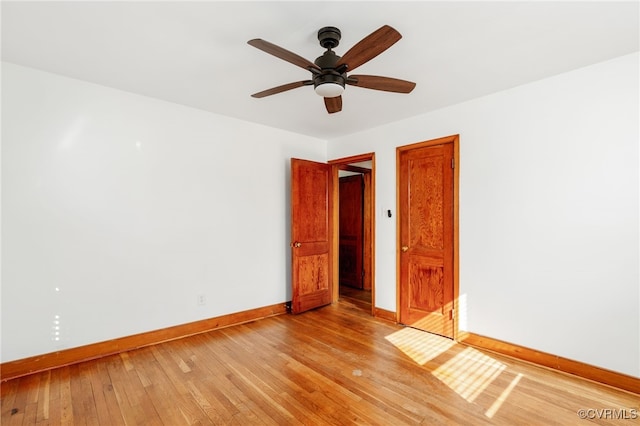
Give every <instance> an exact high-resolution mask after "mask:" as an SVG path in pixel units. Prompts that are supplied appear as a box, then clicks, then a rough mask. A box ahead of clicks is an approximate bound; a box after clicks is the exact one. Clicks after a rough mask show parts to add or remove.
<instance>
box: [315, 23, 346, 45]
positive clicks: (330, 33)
mask: <svg viewBox="0 0 640 426" xmlns="http://www.w3.org/2000/svg"><path fill="white" fill-rule="evenodd" d="M341 37H342V33H341V32H340V30H339V29H337V28H336V27H322V28H320V29H319V30H318V41H320V46H322V47H324V48H325V49H333V48H335V47H336V46H338V44H340V38H341Z"/></svg>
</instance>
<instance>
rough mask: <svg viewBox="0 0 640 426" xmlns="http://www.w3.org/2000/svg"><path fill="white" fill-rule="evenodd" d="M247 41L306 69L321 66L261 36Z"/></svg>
mask: <svg viewBox="0 0 640 426" xmlns="http://www.w3.org/2000/svg"><path fill="white" fill-rule="evenodd" d="M247 43H249V44H250V45H251V46H253V47H255V48H257V49H260V50H262V51H263V52H267V53H269V54H271V55H273V56H275V57H277V58H280V59H283V60H285V61H287V62H290V63H292V64H293V65H297V66H299V67H301V68H304V69H306V70H310V69H317V70H319V69H320V67H319V66H317V65H316V64H314V63H313V62H311V61H309V60H307V59H305V58H303V57H302V56H299V55H296V54H295V53H293V52H289V51H288V50H287V49H284V48H282V47H280V46H276V45H275V44H273V43H269V42H268V41H265V40H262V39H260V38H255V39H253V40H249V41H248V42H247Z"/></svg>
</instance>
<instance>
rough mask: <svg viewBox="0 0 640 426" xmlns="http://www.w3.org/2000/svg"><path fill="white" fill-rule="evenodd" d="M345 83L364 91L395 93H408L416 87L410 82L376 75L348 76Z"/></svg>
mask: <svg viewBox="0 0 640 426" xmlns="http://www.w3.org/2000/svg"><path fill="white" fill-rule="evenodd" d="M346 82H347V84H350V85H352V86H358V87H364V88H365V89H373V90H384V91H386V92H396V93H410V92H411V91H412V90H413V88H414V87H416V84H415V83H414V82H412V81H406V80H400V79H398V78H390V77H380V76H377V75H350V76H349V77H348V78H347V81H346Z"/></svg>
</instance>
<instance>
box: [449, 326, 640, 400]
mask: <svg viewBox="0 0 640 426" xmlns="http://www.w3.org/2000/svg"><path fill="white" fill-rule="evenodd" d="M459 342H460V343H462V344H465V345H469V346H473V347H475V348H479V349H485V350H488V351H491V352H495V353H498V354H501V355H506V356H509V357H512V358H516V359H519V360H521V361H526V362H530V363H533V364H536V365H540V366H543V367H547V368H550V369H553V370H557V371H561V372H563V373H568V374H573V375H574V376H578V377H582V378H584V379H588V380H592V381H594V382H598V383H602V384H605V385H609V386H613V387H615V388H618V389H623V390H626V391H628V392H633V393H637V394H640V379H638V378H636V377H633V376H628V375H626V374H622V373H617V372H615V371H611V370H607V369H604V368H600V367H595V366H593V365H589V364H585V363H583V362H580V361H574V360H570V359H567V358H562V357H560V356H557V355H551V354H548V353H545V352H540V351H536V350H534V349H529V348H526V347H524V346H518V345H514V344H512V343H507V342H503V341H501V340H496V339H492V338H490V337H485V336H480V335H477V334H473V333H467V332H465V333H464V335H463V336H462V335H461V336H460V338H459Z"/></svg>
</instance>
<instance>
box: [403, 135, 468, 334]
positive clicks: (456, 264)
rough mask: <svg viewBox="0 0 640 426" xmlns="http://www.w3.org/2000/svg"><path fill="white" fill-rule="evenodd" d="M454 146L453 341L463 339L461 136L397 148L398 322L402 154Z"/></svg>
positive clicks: (446, 137)
mask: <svg viewBox="0 0 640 426" xmlns="http://www.w3.org/2000/svg"><path fill="white" fill-rule="evenodd" d="M445 144H453V161H454V167H453V271H452V272H453V340H455V341H458V340H460V338H461V335H460V331H459V328H458V325H459V322H460V227H459V207H460V203H459V194H460V135H451V136H445V137H442V138H437V139H431V140H427V141H423V142H417V143H412V144H409V145H403V146H399V147H397V148H396V211H397V212H398V215H397V216H398V219H397V220H396V322H397V321H398V320H399V316H400V247H401V246H402V242H401V241H400V217H401V216H400V215H402V214H403V212H402V211H401V208H400V154H401V153H402V152H405V151H410V150H412V149H417V148H426V147H429V146H437V145H445Z"/></svg>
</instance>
